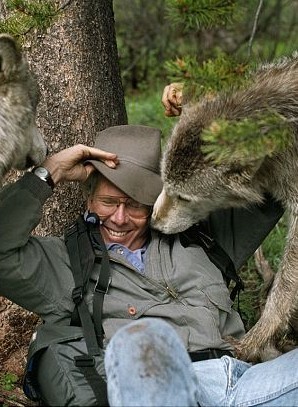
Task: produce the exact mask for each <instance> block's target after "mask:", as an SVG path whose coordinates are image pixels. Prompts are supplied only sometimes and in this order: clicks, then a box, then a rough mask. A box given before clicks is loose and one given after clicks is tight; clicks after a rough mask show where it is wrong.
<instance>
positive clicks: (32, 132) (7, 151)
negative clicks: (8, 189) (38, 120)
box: [0, 34, 47, 183]
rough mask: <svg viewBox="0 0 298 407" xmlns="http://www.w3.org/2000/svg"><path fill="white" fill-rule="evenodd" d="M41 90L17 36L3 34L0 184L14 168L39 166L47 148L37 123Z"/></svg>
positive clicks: (0, 56)
mask: <svg viewBox="0 0 298 407" xmlns="http://www.w3.org/2000/svg"><path fill="white" fill-rule="evenodd" d="M37 103H38V87H37V82H36V80H35V78H34V77H33V75H32V73H31V72H30V70H29V68H28V64H27V61H26V60H25V58H24V57H23V56H22V53H21V51H20V49H19V47H18V46H17V43H16V41H15V40H14V38H13V37H11V36H10V35H8V34H1V35H0V183H1V181H2V180H3V177H4V176H5V174H6V173H7V172H8V171H9V170H10V169H11V168H15V169H19V170H22V169H25V168H27V167H29V166H31V165H34V164H39V163H40V162H42V161H43V159H44V158H45V155H46V152H47V148H46V145H45V143H44V141H43V138H42V136H41V134H40V132H39V130H38V129H37V127H36V124H35V114H36V106H37Z"/></svg>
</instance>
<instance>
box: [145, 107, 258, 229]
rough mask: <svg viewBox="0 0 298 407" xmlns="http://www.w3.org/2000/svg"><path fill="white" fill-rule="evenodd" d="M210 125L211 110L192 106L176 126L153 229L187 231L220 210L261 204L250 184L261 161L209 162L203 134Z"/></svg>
mask: <svg viewBox="0 0 298 407" xmlns="http://www.w3.org/2000/svg"><path fill="white" fill-rule="evenodd" d="M192 117H195V119H194V120H193V119H192ZM211 121H212V118H211V117H208V114H207V106H203V105H200V106H193V107H189V108H186V109H185V110H184V112H183V114H182V116H181V118H180V120H179V122H178V123H177V124H176V126H175V127H174V130H173V133H172V135H171V139H170V141H169V143H168V145H167V147H166V150H165V152H164V155H163V159H162V163H161V172H162V180H163V190H162V192H161V194H160V195H159V197H158V198H157V201H156V203H155V205H154V209H153V215H152V226H153V227H154V228H156V229H159V230H161V231H163V232H164V233H177V232H181V231H183V230H186V229H187V228H189V227H190V226H191V225H193V224H194V223H197V222H198V221H200V220H202V219H204V218H206V217H207V216H208V215H209V214H210V213H211V212H212V211H215V210H217V209H219V208H226V207H232V206H233V207H235V206H245V205H248V204H249V203H250V202H261V201H262V194H261V191H260V190H258V188H256V187H255V186H254V185H252V184H251V180H252V178H253V176H254V174H255V173H256V171H257V170H258V169H259V168H260V165H261V161H260V160H252V162H251V163H250V164H247V165H245V166H244V165H241V164H239V163H234V164H229V165H215V164H214V163H213V162H212V161H210V160H207V159H206V157H205V155H204V154H203V152H202V140H201V138H200V134H201V132H202V129H203V128H204V127H205V126H207V125H208V124H210V123H211Z"/></svg>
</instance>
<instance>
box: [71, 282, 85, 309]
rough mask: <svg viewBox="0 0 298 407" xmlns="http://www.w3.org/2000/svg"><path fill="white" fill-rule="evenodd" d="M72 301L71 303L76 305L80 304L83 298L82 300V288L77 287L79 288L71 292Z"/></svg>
mask: <svg viewBox="0 0 298 407" xmlns="http://www.w3.org/2000/svg"><path fill="white" fill-rule="evenodd" d="M71 296H72V300H73V302H74V303H75V304H76V305H78V304H80V302H82V300H83V298H84V287H82V286H79V287H75V288H74V289H73V290H72V294H71Z"/></svg>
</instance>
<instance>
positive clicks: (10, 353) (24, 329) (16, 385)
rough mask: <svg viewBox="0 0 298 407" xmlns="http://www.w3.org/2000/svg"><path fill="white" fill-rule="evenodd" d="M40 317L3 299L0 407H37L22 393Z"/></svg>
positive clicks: (0, 311) (0, 303) (0, 312)
mask: <svg viewBox="0 0 298 407" xmlns="http://www.w3.org/2000/svg"><path fill="white" fill-rule="evenodd" d="M38 321H39V320H38V317H37V316H36V315H35V314H33V313H30V312H27V311H25V310H24V309H22V308H20V307H18V306H17V305H15V304H13V303H11V302H10V301H9V300H7V299H6V298H3V297H0V406H3V407H4V406H5V407H6V406H16V407H18V406H22V407H23V406H34V405H37V404H36V403H33V402H31V401H30V400H29V399H28V398H27V397H26V396H25V395H24V393H23V390H22V381H23V374H24V369H25V365H26V357H27V351H28V345H29V342H30V338H31V335H32V333H33V331H34V328H35V326H36V325H37V323H38Z"/></svg>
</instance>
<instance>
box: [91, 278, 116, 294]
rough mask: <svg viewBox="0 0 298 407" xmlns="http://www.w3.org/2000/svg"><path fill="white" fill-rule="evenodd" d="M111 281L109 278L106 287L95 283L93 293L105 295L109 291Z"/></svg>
mask: <svg viewBox="0 0 298 407" xmlns="http://www.w3.org/2000/svg"><path fill="white" fill-rule="evenodd" d="M111 281H112V277H111V276H110V277H109V281H108V284H107V285H106V286H102V285H100V282H99V281H97V284H96V286H95V288H94V291H95V292H97V293H101V294H106V293H107V292H108V290H109V287H110V284H111Z"/></svg>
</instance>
